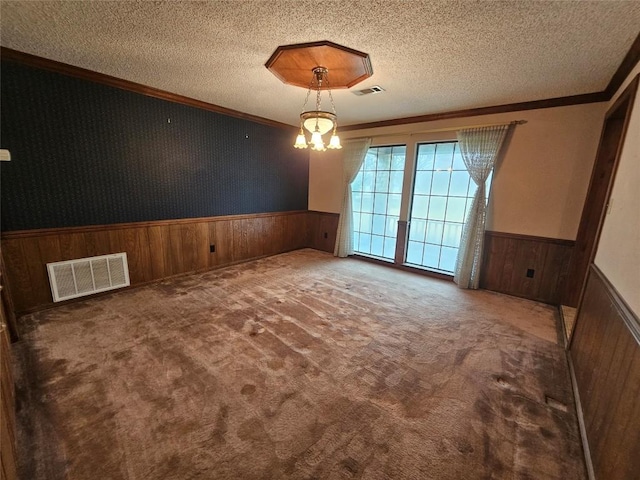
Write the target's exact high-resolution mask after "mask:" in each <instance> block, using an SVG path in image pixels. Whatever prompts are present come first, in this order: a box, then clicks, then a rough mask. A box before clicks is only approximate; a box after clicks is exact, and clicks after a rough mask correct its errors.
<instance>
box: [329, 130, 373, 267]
mask: <svg viewBox="0 0 640 480" xmlns="http://www.w3.org/2000/svg"><path fill="white" fill-rule="evenodd" d="M370 145H371V139H370V138H364V139H359V140H351V141H347V142H345V144H344V148H343V150H342V152H343V154H342V162H343V169H342V185H343V190H344V195H343V197H342V209H341V210H340V220H339V222H338V235H337V237H336V246H335V249H334V251H333V254H334V255H335V256H336V257H346V256H348V255H352V254H353V208H352V206H351V182H353V180H354V179H355V178H356V175H358V172H359V171H360V167H361V166H362V162H364V157H366V155H367V151H368V150H369V146H370Z"/></svg>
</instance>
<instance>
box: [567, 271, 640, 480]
mask: <svg viewBox="0 0 640 480" xmlns="http://www.w3.org/2000/svg"><path fill="white" fill-rule="evenodd" d="M639 341H640V322H639V320H638V318H637V317H636V316H635V315H634V314H633V312H631V310H630V309H629V308H628V307H627V306H626V305H625V303H624V301H623V300H622V299H621V297H620V296H619V294H618V293H617V292H616V290H615V289H614V288H613V286H612V285H611V284H610V283H609V281H608V280H607V278H606V277H605V276H604V275H603V274H602V272H600V270H599V269H598V268H597V267H596V266H594V265H591V268H590V271H589V277H588V280H587V287H586V290H585V295H584V299H583V302H582V305H581V307H580V311H579V312H578V317H577V319H576V327H575V331H574V334H573V338H572V341H571V347H570V356H571V361H572V363H573V369H574V372H575V382H576V384H577V387H578V392H579V395H580V403H581V404H582V415H583V418H584V427H585V430H586V435H587V438H588V442H589V449H590V451H591V460H592V463H593V467H594V473H595V476H596V478H597V479H598V480H629V479H632V478H638V472H640V455H639V454H638V446H639V445H640V401H639V399H640V345H639Z"/></svg>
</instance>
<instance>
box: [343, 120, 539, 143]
mask: <svg viewBox="0 0 640 480" xmlns="http://www.w3.org/2000/svg"><path fill="white" fill-rule="evenodd" d="M525 123H527V120H514V121H513V122H509V123H489V124H485V125H461V126H459V127H447V128H435V129H432V130H420V131H417V132H409V131H405V132H397V133H389V134H385V135H378V136H389V137H395V136H396V135H409V136H412V135H420V134H423V133H439V132H455V131H457V130H464V129H465V128H482V127H499V126H500V125H524V124H525ZM374 128H375V127H374ZM378 128H380V127H378ZM374 136H375V135H363V136H361V137H345V140H358V139H360V138H369V137H374Z"/></svg>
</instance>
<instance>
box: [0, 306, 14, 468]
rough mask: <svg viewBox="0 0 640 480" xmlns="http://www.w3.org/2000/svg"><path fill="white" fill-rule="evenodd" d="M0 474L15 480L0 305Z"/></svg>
mask: <svg viewBox="0 0 640 480" xmlns="http://www.w3.org/2000/svg"><path fill="white" fill-rule="evenodd" d="M0 400H1V401H0V417H2V420H1V421H0V473H1V474H2V479H3V480H5V479H6V480H16V479H17V478H18V474H17V469H16V456H17V455H16V417H15V411H16V404H15V396H14V384H13V374H12V372H11V352H10V344H9V333H8V331H7V327H6V325H5V314H4V306H2V305H0Z"/></svg>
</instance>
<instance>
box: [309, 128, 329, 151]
mask: <svg viewBox="0 0 640 480" xmlns="http://www.w3.org/2000/svg"><path fill="white" fill-rule="evenodd" d="M311 145H312V146H311V150H317V151H319V152H322V151H324V150H326V149H325V148H324V142H323V141H322V135H321V134H320V132H319V131H317V130H316V131H315V132H313V134H312V135H311Z"/></svg>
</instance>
